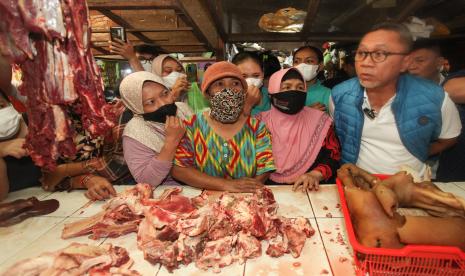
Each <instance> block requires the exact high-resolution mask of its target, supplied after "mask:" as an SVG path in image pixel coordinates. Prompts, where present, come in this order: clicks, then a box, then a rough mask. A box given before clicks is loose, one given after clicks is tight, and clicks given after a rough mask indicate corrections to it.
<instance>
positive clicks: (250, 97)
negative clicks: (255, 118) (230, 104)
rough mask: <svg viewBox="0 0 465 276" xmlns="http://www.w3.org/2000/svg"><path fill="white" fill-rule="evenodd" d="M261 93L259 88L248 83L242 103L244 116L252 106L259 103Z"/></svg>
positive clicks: (249, 111)
mask: <svg viewBox="0 0 465 276" xmlns="http://www.w3.org/2000/svg"><path fill="white" fill-rule="evenodd" d="M261 98H262V94H261V92H260V88H257V87H255V86H253V85H250V86H249V87H248V89H247V95H246V99H245V103H244V111H243V114H244V116H250V114H251V113H252V109H253V107H254V106H256V105H257V104H259V103H260V101H261Z"/></svg>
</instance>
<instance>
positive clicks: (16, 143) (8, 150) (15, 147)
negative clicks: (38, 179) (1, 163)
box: [0, 138, 27, 159]
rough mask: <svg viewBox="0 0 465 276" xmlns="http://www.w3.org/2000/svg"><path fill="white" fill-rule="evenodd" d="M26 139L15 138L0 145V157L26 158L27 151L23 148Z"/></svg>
mask: <svg viewBox="0 0 465 276" xmlns="http://www.w3.org/2000/svg"><path fill="white" fill-rule="evenodd" d="M25 142H26V139H24V138H16V139H12V140H8V141H5V142H1V143H0V157H5V156H13V157H14V158H17V159H20V158H22V157H24V156H27V151H26V149H25V148H23V145H24V143H25Z"/></svg>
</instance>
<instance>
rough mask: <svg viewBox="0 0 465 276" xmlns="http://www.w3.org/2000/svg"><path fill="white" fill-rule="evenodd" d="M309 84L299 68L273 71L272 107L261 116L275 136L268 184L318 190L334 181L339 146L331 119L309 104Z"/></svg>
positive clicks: (269, 88)
mask: <svg viewBox="0 0 465 276" xmlns="http://www.w3.org/2000/svg"><path fill="white" fill-rule="evenodd" d="M306 91H307V90H306V84H305V81H304V78H303V76H302V75H301V73H300V72H299V70H297V69H295V68H289V69H283V70H280V71H278V72H276V73H274V74H273V75H272V76H271V78H270V82H269V85H268V92H269V94H270V97H271V109H270V110H269V111H265V112H262V113H260V114H259V115H258V118H259V119H261V120H262V121H263V122H264V123H265V124H266V126H267V128H268V129H269V130H270V132H271V135H272V137H273V157H274V160H275V164H276V171H275V172H274V173H272V174H271V176H270V179H269V180H268V181H267V184H292V185H294V187H293V190H294V191H295V190H297V189H298V188H299V187H300V186H302V188H303V191H306V190H307V189H309V190H311V189H315V190H318V187H319V183H320V182H321V181H324V182H327V183H333V182H334V176H335V174H336V169H337V168H338V166H339V160H340V146H339V142H338V140H337V138H336V135H335V132H334V128H333V125H332V119H331V118H330V117H329V116H328V115H326V113H325V112H322V111H320V110H317V109H314V108H310V107H306V106H305V98H306V96H307V95H306V93H307V92H306Z"/></svg>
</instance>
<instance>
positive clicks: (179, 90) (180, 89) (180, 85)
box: [171, 75, 190, 100]
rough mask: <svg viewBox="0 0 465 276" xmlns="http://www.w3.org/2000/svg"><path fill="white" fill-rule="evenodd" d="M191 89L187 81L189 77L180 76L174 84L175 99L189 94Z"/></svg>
mask: <svg viewBox="0 0 465 276" xmlns="http://www.w3.org/2000/svg"><path fill="white" fill-rule="evenodd" d="M189 89H190V83H189V82H188V81H187V76H186V75H182V76H180V77H179V78H178V79H177V80H176V82H175V83H174V85H173V87H172V88H171V91H172V92H173V97H174V99H175V100H176V99H177V98H179V96H180V95H182V94H183V93H185V92H187V91H188V90H189Z"/></svg>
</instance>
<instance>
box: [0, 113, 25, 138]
mask: <svg viewBox="0 0 465 276" xmlns="http://www.w3.org/2000/svg"><path fill="white" fill-rule="evenodd" d="M20 126H21V115H20V114H19V113H18V111H16V109H15V108H14V107H13V106H12V105H10V106H8V107H5V108H2V109H0V140H7V139H10V138H13V137H14V136H15V135H16V134H17V133H18V131H19V129H20Z"/></svg>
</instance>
